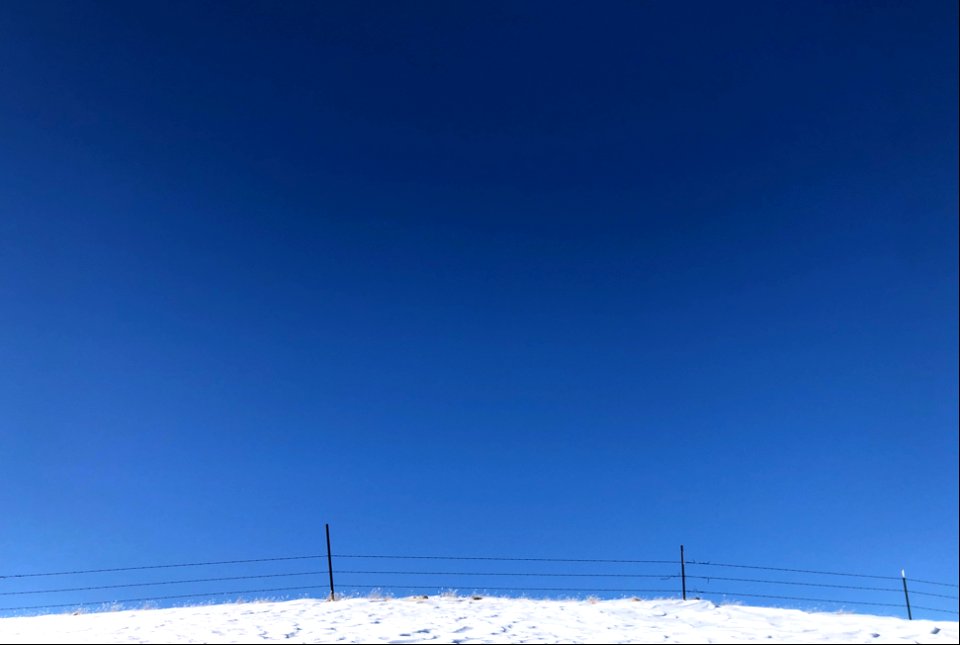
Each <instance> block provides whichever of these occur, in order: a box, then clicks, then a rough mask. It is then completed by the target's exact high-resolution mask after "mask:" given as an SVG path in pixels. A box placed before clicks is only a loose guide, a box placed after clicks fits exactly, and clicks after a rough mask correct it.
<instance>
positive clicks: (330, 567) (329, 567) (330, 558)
mask: <svg viewBox="0 0 960 645" xmlns="http://www.w3.org/2000/svg"><path fill="white" fill-rule="evenodd" d="M326 526H327V571H329V572H330V598H329V599H330V600H334V599H335V598H336V596H334V593H333V556H332V555H331V554H330V525H329V524H327V525H326Z"/></svg>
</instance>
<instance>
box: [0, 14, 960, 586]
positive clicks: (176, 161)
mask: <svg viewBox="0 0 960 645" xmlns="http://www.w3.org/2000/svg"><path fill="white" fill-rule="evenodd" d="M957 11H958V10H957V4H956V3H955V2H935V1H931V2H825V3H816V2H802V3H785V2H778V3H771V2H758V3H747V2H724V3H718V2H706V3H692V2H683V3H674V2H630V3H621V2H604V3H600V4H590V3H585V2H580V3H567V2H511V3H498V2H482V3H479V2H476V3H465V2H459V3H449V2H408V3H390V2H378V3H365V2H342V3H334V2H310V3H305V2H283V3H267V2H263V3H253V2H203V3H198V2H163V3H152V4H151V3H142V2H138V3H122V2H98V3H88V2H42V3H41V2H3V3H0V438H2V443H0V562H2V569H3V570H2V571H0V574H6V573H19V572H25V571H44V570H51V569H53V570H56V569H60V568H64V567H66V568H85V567H97V566H123V565H135V564H151V563H163V562H176V561H183V560H196V559H201V560H202V559H206V558H212V559H228V558H234V557H236V558H242V557H257V556H261V555H278V556H284V555H297V554H301V553H313V552H317V551H322V549H323V525H324V523H326V522H329V523H330V524H331V525H332V526H333V528H334V537H335V548H336V547H337V545H339V547H340V549H341V550H342V551H345V552H354V553H413V554H416V553H427V554H449V555H460V554H467V555H511V556H545V557H549V556H561V557H562V556H566V557H578V556H586V557H601V558H603V557H621V558H652V559H659V558H671V557H674V555H675V553H676V551H677V549H678V546H679V544H681V543H684V544H686V545H687V549H688V551H689V553H690V555H691V557H694V558H700V559H704V560H710V559H712V560H718V561H722V560H727V561H733V562H744V563H748V564H763V565H768V564H769V565H773V566H792V567H812V568H829V569H839V570H849V571H865V572H868V573H879V574H881V575H887V574H890V575H896V574H897V573H899V570H900V568H901V567H905V568H906V569H907V570H908V572H909V573H911V574H914V575H916V576H918V577H921V578H923V577H925V578H929V579H933V580H946V581H952V582H954V583H955V582H956V581H957V574H958V547H957V543H958V510H957V509H958V430H957V425H958V295H957V294H958V215H957V209H958V184H957V175H958V162H957V157H958V128H957V109H958V90H957V83H958V80H957V79H958V62H957V51H958V41H957V19H958V15H957Z"/></svg>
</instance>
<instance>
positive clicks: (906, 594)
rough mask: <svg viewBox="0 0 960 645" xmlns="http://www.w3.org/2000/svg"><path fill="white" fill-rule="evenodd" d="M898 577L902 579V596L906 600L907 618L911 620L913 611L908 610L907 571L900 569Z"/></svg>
mask: <svg viewBox="0 0 960 645" xmlns="http://www.w3.org/2000/svg"><path fill="white" fill-rule="evenodd" d="M900 578H901V579H902V580H903V597H904V598H906V600H907V620H913V612H911V611H910V594H908V593H907V572H906V570H905V569H900Z"/></svg>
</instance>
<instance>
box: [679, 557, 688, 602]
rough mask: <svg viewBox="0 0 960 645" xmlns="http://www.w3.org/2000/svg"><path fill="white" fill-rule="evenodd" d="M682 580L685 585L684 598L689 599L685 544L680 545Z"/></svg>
mask: <svg viewBox="0 0 960 645" xmlns="http://www.w3.org/2000/svg"><path fill="white" fill-rule="evenodd" d="M680 580H681V584H682V585H683V599H684V600H686V599H687V564H686V562H685V561H684V558H683V545H682V544H681V545H680Z"/></svg>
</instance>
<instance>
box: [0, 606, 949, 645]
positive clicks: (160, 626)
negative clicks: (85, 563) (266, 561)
mask: <svg viewBox="0 0 960 645" xmlns="http://www.w3.org/2000/svg"><path fill="white" fill-rule="evenodd" d="M274 640H282V641H286V642H289V643H333V642H342V643H427V642H439V643H558V642H573V643H744V642H751V641H762V642H768V643H769V642H775V643H917V642H919V643H957V642H958V623H957V622H950V621H931V620H914V621H908V620H905V619H902V618H893V617H885V616H872V615H863V614H845V613H809V612H803V611H799V610H795V609H774V608H760V607H748V606H742V605H721V606H718V605H715V604H713V603H711V602H709V601H705V600H690V601H682V600H632V599H623V600H591V599H586V600H531V599H517V598H491V597H482V598H481V597H470V596H466V597H456V596H433V597H423V596H417V597H409V598H374V597H370V598H348V599H343V600H337V601H335V602H327V601H323V600H316V599H303V600H290V601H284V602H274V601H270V602H247V603H234V604H222V605H206V606H193V607H179V608H171V609H138V610H125V611H106V612H100V613H77V614H71V613H67V614H57V615H47V616H30V617H16V618H3V619H0V643H259V642H267V641H274Z"/></svg>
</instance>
